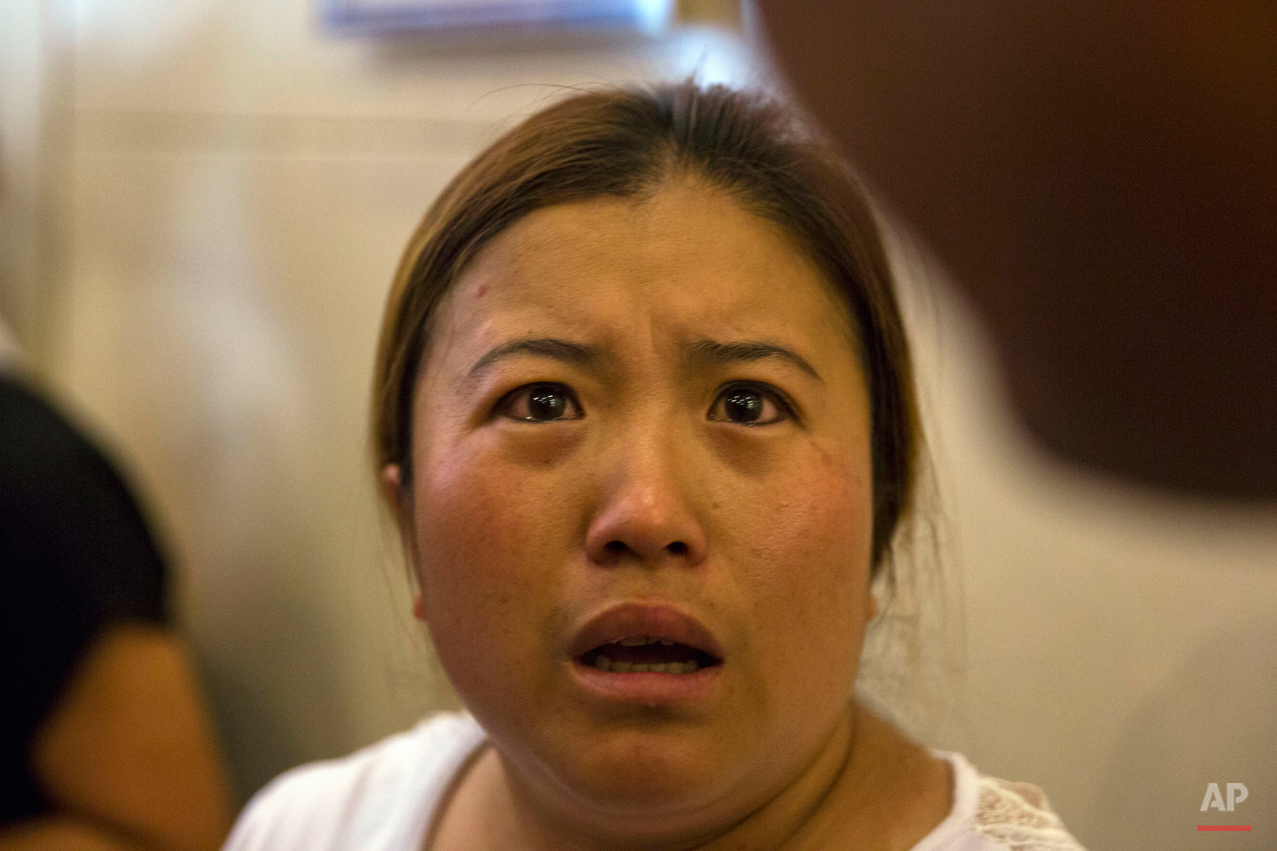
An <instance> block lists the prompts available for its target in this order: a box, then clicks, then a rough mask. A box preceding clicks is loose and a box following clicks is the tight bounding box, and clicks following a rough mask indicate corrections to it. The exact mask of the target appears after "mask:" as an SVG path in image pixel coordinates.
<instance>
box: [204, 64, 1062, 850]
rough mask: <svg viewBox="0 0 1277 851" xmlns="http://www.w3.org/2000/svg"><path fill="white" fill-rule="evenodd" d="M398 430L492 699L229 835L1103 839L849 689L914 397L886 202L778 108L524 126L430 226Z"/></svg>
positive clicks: (679, 107)
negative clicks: (909, 732) (921, 737)
mask: <svg viewBox="0 0 1277 851" xmlns="http://www.w3.org/2000/svg"><path fill="white" fill-rule="evenodd" d="M373 420H374V441H375V449H376V454H377V459H378V462H379V466H380V468H381V484H382V488H383V492H384V494H385V496H386V499H387V501H388V502H389V504H390V505H391V507H392V508H393V510H394V513H395V516H396V518H397V521H398V524H399V527H400V530H401V532H402V536H403V541H404V546H405V550H406V553H407V556H408V559H409V562H410V564H411V567H412V571H413V573H414V575H415V577H416V579H417V581H418V583H419V589H420V590H419V593H418V595H417V597H416V601H415V604H414V608H415V612H416V614H417V616H418V617H419V618H420V619H422V620H423V621H425V623H426V624H427V625H428V626H429V629H430V633H431V636H432V638H433V641H434V645H435V648H436V650H437V651H438V654H439V657H440V660H441V661H442V663H443V666H444V668H445V670H446V671H447V672H448V674H449V677H450V678H451V680H452V683H453V684H454V686H455V687H456V690H457V692H458V694H459V695H460V696H461V699H462V700H463V702H464V703H465V705H466V707H467V708H468V710H469V713H470V714H469V715H463V716H446V717H443V718H439V719H433V720H428V721H426V722H423V723H422V724H421V725H419V726H418V727H417V728H415V729H414V730H412V731H410V732H408V733H405V734H401V735H399V736H396V737H392V738H390V739H387V740H385V741H383V742H381V743H378V744H376V745H374V746H372V747H371V748H368V749H366V750H364V751H361V752H359V753H357V754H355V755H353V756H351V757H348V758H346V759H344V760H339V761H335V762H330V763H326V764H320V765H317V766H312V767H306V768H302V769H299V770H297V771H294V772H290V773H289V774H288V775H286V776H285V777H283V778H281V779H280V780H277V781H276V782H275V783H274V784H272V785H271V786H270V787H268V789H266V790H265V791H263V792H262V793H260V794H259V795H258V797H257V798H256V799H255V800H254V802H253V803H251V804H250V806H249V808H248V810H247V811H246V813H245V814H244V816H243V817H242V818H241V821H240V823H239V825H238V826H237V828H236V830H235V832H234V833H233V835H232V838H231V840H230V843H229V845H228V847H229V848H233V849H250V848H252V849H257V848H260V849H267V848H269V849H275V851H279V849H291V848H296V849H303V848H305V849H320V848H334V849H336V848H342V849H346V848H350V849H354V848H359V849H370V848H376V849H419V848H430V849H436V851H444V850H445V849H460V848H465V849H486V848H526V849H611V848H634V849H666V848H670V849H674V848H677V849H690V848H704V849H710V848H733V849H736V848H746V849H772V848H786V849H799V848H802V849H808V848H810V849H817V848H862V849H877V848H882V849H908V848H917V849H922V848H940V847H944V848H953V849H958V848H961V849H998V848H1017V849H1020V848H1039V849H1041V848H1069V849H1072V848H1076V847H1077V846H1076V844H1075V843H1074V841H1073V840H1072V839H1071V837H1069V836H1068V834H1067V832H1065V831H1064V829H1063V827H1062V826H1061V825H1060V823H1059V821H1058V819H1057V818H1056V817H1055V816H1054V814H1053V813H1051V812H1050V810H1049V809H1048V808H1047V807H1046V804H1045V801H1044V799H1042V797H1041V794H1040V792H1038V791H1037V790H1036V789H1034V788H1033V787H1029V786H1025V785H1015V786H1012V785H1009V784H1004V783H1002V782H1000V781H994V780H991V779H988V778H982V777H980V776H979V775H977V774H976V772H975V771H974V769H972V768H971V767H970V765H969V764H967V763H966V762H965V761H964V760H963V759H962V758H961V757H960V756H957V755H953V754H938V753H933V752H931V751H928V750H927V749H925V748H923V747H921V746H919V745H917V744H915V743H913V742H911V741H909V740H908V739H907V738H905V737H904V736H903V735H902V734H901V733H899V732H898V731H897V730H895V728H893V727H892V726H891V725H890V724H888V723H886V722H885V721H883V720H881V719H880V718H878V717H876V716H875V715H874V714H872V713H871V712H869V711H868V710H866V709H865V708H864V707H862V706H861V705H859V704H858V703H857V702H856V700H855V699H854V697H853V686H854V683H855V679H856V671H857V666H858V662H859V657H860V651H861V648H862V645H863V640H864V634H865V628H866V625H867V624H868V622H869V621H870V620H871V619H872V618H873V616H874V614H875V602H874V598H873V596H872V595H871V593H870V583H871V581H873V580H874V579H875V578H877V576H878V574H879V573H880V572H882V571H889V570H890V569H891V561H890V548H891V543H892V538H893V535H894V533H895V530H896V527H897V525H898V524H899V523H900V522H901V519H902V517H904V516H905V515H906V514H907V513H908V511H909V510H910V506H911V498H912V495H913V482H914V477H915V466H916V455H917V447H918V443H919V428H918V423H917V407H916V403H915V400H914V397H913V388H912V381H911V375H910V367H909V359H908V350H907V346H906V343H905V339H904V333H903V330H902V327H901V322H900V317H899V313H898V310H897V307H896V304H895V301H894V297H893V295H892V291H891V281H890V276H889V272H888V268H887V264H886V261H885V259H884V256H883V251H882V248H881V245H880V243H879V240H878V237H877V234H876V230H875V227H874V223H873V219H872V216H871V214H870V211H869V209H868V207H867V205H866V203H865V201H864V199H863V198H862V196H861V195H860V194H859V192H858V190H857V189H856V188H855V186H854V184H853V183H852V182H851V180H850V179H849V178H848V177H847V175H846V174H845V171H844V169H843V168H842V167H841V166H840V165H839V164H838V162H837V160H836V159H834V158H833V157H832V156H831V155H830V154H829V153H828V152H827V151H826V149H825V148H823V147H822V146H821V145H820V144H819V143H818V141H816V140H815V139H813V138H812V137H811V136H810V134H808V133H807V132H805V131H804V130H803V128H802V127H801V126H800V125H798V124H797V123H796V122H795V121H794V120H793V119H792V118H791V117H790V116H789V115H788V114H787V113H785V112H784V111H783V110H782V109H780V108H779V107H776V106H774V105H770V104H768V103H765V102H762V101H760V100H757V99H755V98H752V97H750V96H747V95H742V94H739V93H734V92H731V91H729V90H726V89H723V88H721V87H714V88H710V89H708V90H702V89H700V88H698V87H697V86H695V85H694V84H691V83H685V84H682V85H675V86H669V87H665V88H661V89H658V90H656V91H654V92H650V93H644V92H623V91H621V92H616V91H613V92H598V93H588V94H579V95H576V96H574V97H571V98H569V99H567V100H564V101H562V102H560V103H558V104H556V105H554V106H552V107H550V108H549V109H547V110H545V111H543V112H541V113H540V114H538V115H535V116H533V117H532V118H531V119H529V120H528V121H526V122H525V123H524V124H523V125H521V126H520V127H517V128H516V129H514V130H513V131H511V132H510V133H509V134H507V135H506V136H505V137H504V138H502V139H501V140H499V141H498V142H497V143H496V144H495V145H493V146H492V147H491V148H490V149H488V150H487V151H486V152H484V153H483V154H481V155H480V156H479V158H478V159H476V160H475V161H474V162H473V163H471V164H470V165H469V166H468V167H467V168H466V169H465V170H464V171H462V173H461V174H460V175H459V176H458V177H457V178H456V179H455V180H454V181H453V182H452V184H451V185H450V186H449V187H448V189H447V190H445V192H444V193H443V195H442V196H441V197H440V198H439V199H438V200H437V201H436V202H435V204H434V206H433V207H432V208H431V209H430V211H429V212H428V213H427V214H426V217H425V219H424V221H423V222H422V225H421V227H420V228H419V229H418V231H417V234H416V236H415V237H414V238H413V240H412V242H411V243H410V244H409V246H408V249H407V252H406V254H405V256H404V259H403V262H402V264H401V266H400V270H399V273H398V275H397V278H396V281H395V285H394V287H393V289H392V292H391V295H390V301H389V305H388V308H387V311H386V317H385V322H384V325H383V328H382V338H381V344H380V350H379V354H378V361H377V370H376V377H375V384H374V416H373Z"/></svg>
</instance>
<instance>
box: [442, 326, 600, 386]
mask: <svg viewBox="0 0 1277 851" xmlns="http://www.w3.org/2000/svg"><path fill="white" fill-rule="evenodd" d="M519 355H532V356H534V357H542V358H551V359H553V360H557V361H562V362H564V363H571V364H583V365H587V366H588V365H590V364H592V363H595V362H597V361H598V360H599V359H600V357H601V356H602V353H601V351H600V350H599V349H598V348H597V347H596V346H583V345H581V344H580V343H571V342H568V341H567V340H556V339H554V338H552V337H541V338H536V339H533V338H525V339H522V340H511V341H510V342H508V343H502V344H501V345H499V346H497V347H496V348H494V349H492V350H491V351H489V352H488V353H487V354H485V355H484V356H483V357H481V358H479V360H478V361H476V362H475V365H474V366H472V367H470V372H469V373H468V374H467V375H466V382H467V383H470V382H473V381H475V380H476V379H478V378H479V376H481V375H483V373H484V372H486V371H487V370H489V369H491V368H492V366H493V365H494V364H496V363H497V362H498V361H500V360H503V359H505V358H511V357H516V356H519Z"/></svg>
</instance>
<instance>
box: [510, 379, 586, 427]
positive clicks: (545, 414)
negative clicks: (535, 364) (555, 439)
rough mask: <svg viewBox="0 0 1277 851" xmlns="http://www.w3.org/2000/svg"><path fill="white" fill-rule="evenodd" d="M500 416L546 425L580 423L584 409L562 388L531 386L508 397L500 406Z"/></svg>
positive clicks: (512, 392) (570, 393) (566, 389)
mask: <svg viewBox="0 0 1277 851" xmlns="http://www.w3.org/2000/svg"><path fill="white" fill-rule="evenodd" d="M497 412H498V413H500V414H502V415H504V416H507V417H510V418H511V419H515V420H526V421H528V422H538V423H543V422H551V421H553V420H574V419H578V418H580V416H581V406H580V404H579V403H578V402H577V401H576V397H575V396H573V395H572V391H571V390H569V389H568V388H566V387H564V386H563V385H562V384H529V385H527V386H526V387H520V388H519V389H517V390H514V391H511V392H510V393H508V394H506V396H505V398H503V399H502V400H501V401H500V402H499V403H498V404H497Z"/></svg>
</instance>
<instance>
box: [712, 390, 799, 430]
mask: <svg viewBox="0 0 1277 851" xmlns="http://www.w3.org/2000/svg"><path fill="white" fill-rule="evenodd" d="M793 416H794V412H793V409H792V408H790V406H789V404H788V403H787V402H786V401H785V400H784V399H783V398H781V396H780V394H778V393H777V392H776V391H774V390H769V389H767V388H765V387H758V386H756V385H753V384H734V385H732V386H730V387H727V388H726V389H724V390H723V391H722V392H721V393H719V394H718V398H716V399H715V400H714V404H713V405H711V406H710V409H709V418H710V419H711V420H720V421H722V422H729V423H737V424H739V425H751V426H756V425H770V424H772V423H778V422H781V421H782V420H787V419H793Z"/></svg>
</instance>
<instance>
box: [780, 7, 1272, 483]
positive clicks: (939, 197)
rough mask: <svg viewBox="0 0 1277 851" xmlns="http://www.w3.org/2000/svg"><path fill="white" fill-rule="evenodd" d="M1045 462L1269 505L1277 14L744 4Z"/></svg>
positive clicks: (1266, 10) (1268, 10) (1264, 10)
mask: <svg viewBox="0 0 1277 851" xmlns="http://www.w3.org/2000/svg"><path fill="white" fill-rule="evenodd" d="M759 7H760V11H761V14H762V18H763V21H764V24H765V27H766V29H767V31H768V35H769V37H770V39H771V42H772V44H773V46H774V50H775V52H776V55H777V57H778V59H779V61H780V63H781V65H782V67H783V68H784V69H785V71H786V72H787V74H788V75H789V78H790V80H791V82H792V83H793V85H794V86H795V87H796V89H797V91H798V93H799V94H800V96H801V97H802V98H803V99H804V100H805V102H806V104H807V106H808V108H809V109H810V110H811V111H812V112H813V113H814V115H815V116H816V117H817V118H818V119H819V120H821V121H822V122H823V123H824V124H825V126H826V127H827V129H828V130H829V131H830V132H831V133H832V134H833V135H834V136H835V137H836V139H837V140H838V141H839V143H840V144H841V145H842V146H843V147H844V150H845V152H846V153H847V154H848V155H849V157H850V158H851V160H852V161H853V162H854V163H855V164H856V166H857V167H858V168H859V169H860V170H861V172H862V174H864V175H865V177H866V179H867V181H868V182H869V184H870V185H871V187H872V188H873V190H874V191H875V192H876V193H878V194H879V195H880V196H881V197H882V198H883V199H884V200H885V201H886V202H887V203H888V204H889V205H890V206H891V207H892V208H893V209H894V210H895V211H897V212H898V213H900V214H901V215H903V217H904V218H905V220H906V221H908V222H909V223H910V225H911V226H912V227H913V228H915V229H916V230H917V231H918V232H919V233H920V234H921V235H922V236H923V237H924V238H925V239H926V240H927V241H928V242H929V244H930V245H931V246H932V247H933V248H934V250H935V251H936V252H937V254H938V255H939V257H940V258H941V259H942V260H943V261H944V262H945V263H946V265H947V266H948V267H949V268H950V270H951V271H952V272H953V273H954V276H955V277H956V279H957V281H958V282H959V284H960V285H961V286H962V287H963V288H964V289H965V290H966V291H967V292H968V294H969V295H970V296H972V297H973V299H974V300H975V302H976V303H977V304H978V306H979V307H980V308H981V309H982V311H983V314H984V316H985V319H986V320H987V323H988V326H989V328H990V330H991V332H992V334H993V336H994V338H995V341H996V343H997V346H998V349H999V353H1000V356H1001V362H1002V367H1003V370H1004V373H1005V376H1006V380H1007V383H1008V386H1009V390H1010V393H1011V396H1012V398H1013V401H1014V403H1015V405H1016V407H1017V408H1018V409H1019V412H1020V414H1021V416H1022V418H1023V420H1024V422H1025V423H1026V425H1027V426H1028V428H1029V430H1030V431H1031V432H1032V433H1033V434H1034V435H1035V436H1036V437H1037V438H1038V439H1039V440H1040V441H1041V442H1042V443H1044V444H1045V445H1046V446H1048V447H1050V448H1051V449H1053V450H1055V451H1056V452H1057V453H1059V454H1061V455H1063V456H1065V457H1066V458H1068V459H1071V460H1073V461H1075V462H1080V463H1082V464H1084V465H1087V466H1090V467H1093V468H1098V469H1101V470H1104V471H1108V472H1110V473H1116V474H1118V475H1120V476H1123V477H1125V478H1128V479H1130V480H1134V481H1137V482H1141V483H1145V484H1150V485H1154V486H1158V487H1162V488H1167V489H1170V490H1174V491H1180V492H1187V493H1192V494H1197V495H1205V496H1220V497H1229V498H1239V499H1272V498H1273V497H1277V330H1275V327H1277V4H1274V3H1268V2H1258V0H1255V2H1244V0H1200V2H1186V0H1138V2H1130V3H1113V2H1108V1H1107V0H1105V2H1066V3H1022V2H1013V0H1002V2H998V0H951V2H943V3H932V2H897V0H889V1H888V0H878V1H877V2H873V0H847V2H840V3H820V2H815V0H783V2H782V0H759Z"/></svg>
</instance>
